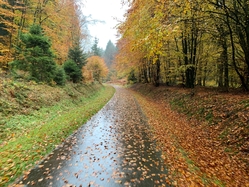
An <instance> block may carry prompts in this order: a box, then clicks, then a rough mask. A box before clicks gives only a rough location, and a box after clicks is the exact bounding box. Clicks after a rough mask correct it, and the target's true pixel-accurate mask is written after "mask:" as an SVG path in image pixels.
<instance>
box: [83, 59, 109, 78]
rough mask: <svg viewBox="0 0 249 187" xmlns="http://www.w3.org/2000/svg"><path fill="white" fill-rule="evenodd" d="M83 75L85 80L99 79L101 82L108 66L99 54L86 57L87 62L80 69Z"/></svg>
mask: <svg viewBox="0 0 249 187" xmlns="http://www.w3.org/2000/svg"><path fill="white" fill-rule="evenodd" d="M82 72H83V77H85V78H86V81H90V82H91V81H92V80H94V81H99V82H101V81H102V79H103V78H105V77H106V76H107V74H108V68H107V66H106V64H105V61H104V59H103V58H101V57H99V56H92V57H89V58H88V59H87V64H86V66H85V67H84V68H83V70H82Z"/></svg>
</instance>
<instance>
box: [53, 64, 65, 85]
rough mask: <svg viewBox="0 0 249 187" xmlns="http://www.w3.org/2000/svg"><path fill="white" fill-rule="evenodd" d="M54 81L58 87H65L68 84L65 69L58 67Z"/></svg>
mask: <svg viewBox="0 0 249 187" xmlns="http://www.w3.org/2000/svg"><path fill="white" fill-rule="evenodd" d="M54 81H55V82H56V84H57V85H60V86H64V85H65V83H66V73H65V70H64V69H63V67H61V66H57V68H56V71H55V76H54Z"/></svg>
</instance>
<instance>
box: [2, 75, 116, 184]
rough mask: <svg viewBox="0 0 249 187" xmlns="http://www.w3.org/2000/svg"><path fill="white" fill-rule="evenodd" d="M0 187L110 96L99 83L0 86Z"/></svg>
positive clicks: (107, 88)
mask: <svg viewBox="0 0 249 187" xmlns="http://www.w3.org/2000/svg"><path fill="white" fill-rule="evenodd" d="M0 87H1V95H0V127H1V131H0V167H1V168H0V186H7V185H8V184H9V183H10V182H12V181H14V180H15V179H16V178H17V177H18V176H20V175H21V174H22V173H23V172H24V171H28V169H30V168H31V167H32V166H34V164H35V163H37V162H39V161H40V160H41V159H43V158H44V156H46V155H47V154H48V153H50V152H51V151H52V150H53V149H54V148H55V147H56V145H59V144H60V143H61V142H63V141H64V139H65V138H67V137H68V136H69V135H70V134H72V133H73V132H74V131H75V130H77V129H78V128H79V127H80V126H81V125H83V124H84V123H85V122H86V121H87V120H88V119H89V118H90V117H91V116H93V115H94V114H95V113H96V112H98V111H99V110H100V109H101V108H102V107H103V106H104V105H105V104H106V103H107V102H108V101H109V99H110V98H111V97H112V96H113V94H114V92H115V89H114V88H113V87H111V86H103V85H101V84H97V83H96V84H89V85H84V84H71V83H69V84H67V85H66V86H65V87H57V86H54V87H51V86H48V85H39V84H36V83H33V82H29V83H25V82H17V81H12V80H2V81H1V82H0Z"/></svg>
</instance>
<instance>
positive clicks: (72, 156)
mask: <svg viewBox="0 0 249 187" xmlns="http://www.w3.org/2000/svg"><path fill="white" fill-rule="evenodd" d="M115 88H116V93H115V95H114V96H113V98H112V99H111V100H110V101H109V102H108V103H107V104H106V106H105V107H103V109H102V110H100V111H99V112H98V113H97V114H96V115H94V116H93V117H92V118H91V119H90V120H89V121H88V122H87V123H86V124H84V125H83V126H82V127H81V128H80V129H79V130H78V131H77V132H76V133H75V134H74V135H72V136H71V137H69V138H68V139H67V140H66V141H65V143H64V144H62V145H60V146H59V147H58V148H57V149H56V150H55V151H54V152H52V153H51V154H50V155H49V156H48V157H47V158H46V159H45V160H44V161H42V162H41V163H40V164H39V165H38V166H37V167H35V168H34V169H32V170H31V171H30V172H29V173H28V174H26V175H25V176H24V177H23V178H22V179H21V180H20V181H19V182H18V184H23V186H41V187H49V186H51V187H62V186H77V187H89V186H103V187H116V186H136V187H139V186H141V187H154V186H169V185H168V184H167V183H166V177H167V170H166V168H165V166H164V164H163V161H162V159H161V153H160V151H159V150H156V147H155V142H153V141H151V140H150V139H151V138H150V136H151V135H150V131H149V126H148V124H147V122H146V117H145V116H144V115H143V113H142V112H141V109H140V107H139V105H138V103H137V102H136V100H135V99H134V97H133V96H132V94H131V93H130V92H129V90H127V89H125V88H121V87H118V86H116V87H115Z"/></svg>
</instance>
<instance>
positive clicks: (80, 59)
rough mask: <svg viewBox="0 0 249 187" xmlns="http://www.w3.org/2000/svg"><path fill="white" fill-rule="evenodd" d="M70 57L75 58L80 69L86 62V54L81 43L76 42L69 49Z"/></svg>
mask: <svg viewBox="0 0 249 187" xmlns="http://www.w3.org/2000/svg"><path fill="white" fill-rule="evenodd" d="M68 58H69V59H71V60H73V61H74V62H75V63H76V64H77V66H78V67H79V69H82V67H83V66H84V65H85V64H86V58H87V57H86V54H84V53H83V50H82V49H81V48H80V45H79V44H76V45H75V46H74V47H73V48H70V49H69V51H68Z"/></svg>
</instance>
